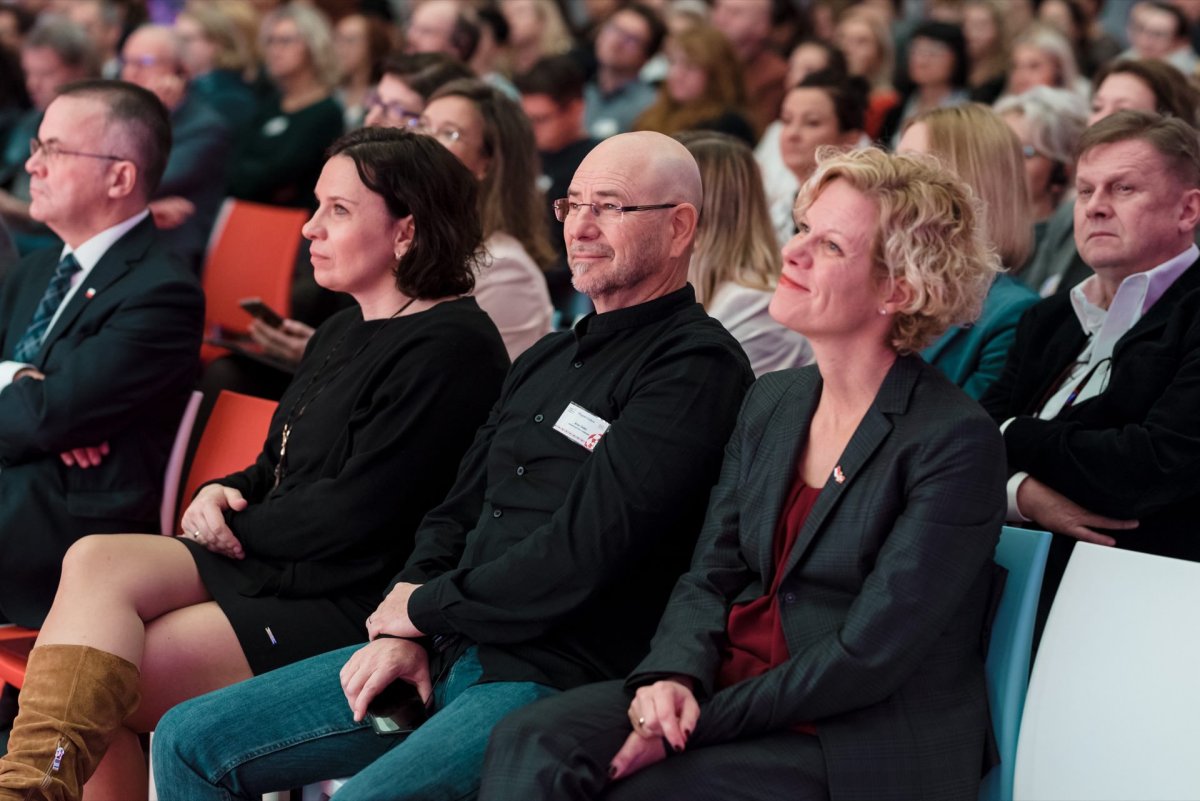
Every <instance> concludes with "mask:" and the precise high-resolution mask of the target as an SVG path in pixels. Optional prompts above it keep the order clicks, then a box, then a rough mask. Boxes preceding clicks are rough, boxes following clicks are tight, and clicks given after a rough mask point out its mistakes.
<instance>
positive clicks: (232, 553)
mask: <svg viewBox="0 0 1200 801" xmlns="http://www.w3.org/2000/svg"><path fill="white" fill-rule="evenodd" d="M247 506H249V502H248V501H247V500H246V499H245V498H244V497H242V493H241V492H239V491H238V490H236V489H234V488H233V487H226V486H224V485H222V484H209V485H208V486H207V487H204V488H203V489H202V490H200V491H199V492H197V493H196V497H195V498H194V499H193V500H192V502H191V504H190V505H189V506H188V508H187V511H186V512H184V513H183V520H182V526H183V535H182V536H184V537H186V538H188V539H190V540H192V541H194V542H198V543H200V544H201V545H203V546H204V547H205V548H207V549H208V550H210V551H212V552H213V553H219V554H221V555H223V556H228V557H229V558H230V559H242V558H245V556H246V554H245V552H244V551H243V550H242V543H241V542H239V541H238V538H237V537H235V536H234V534H233V532H232V531H230V529H229V526H227V525H226V524H225V512H226V510H229V509H232V510H233V511H235V512H240V511H242V510H243V509H245V508H246V507H247Z"/></svg>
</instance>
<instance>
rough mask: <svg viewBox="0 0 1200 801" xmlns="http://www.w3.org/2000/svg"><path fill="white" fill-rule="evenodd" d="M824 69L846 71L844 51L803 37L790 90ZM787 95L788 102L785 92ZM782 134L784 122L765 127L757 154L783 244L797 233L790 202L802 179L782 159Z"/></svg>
mask: <svg viewBox="0 0 1200 801" xmlns="http://www.w3.org/2000/svg"><path fill="white" fill-rule="evenodd" d="M824 70H829V71H832V72H833V73H834V74H835V75H843V76H844V75H846V70H847V68H846V58H845V56H843V55H842V51H841V50H839V49H837V48H836V47H834V46H833V45H831V44H829V43H828V42H822V41H819V40H816V39H804V40H801V41H800V42H799V43H798V44H797V45H796V46H795V47H794V48H793V49H792V52H791V57H790V58H789V59H788V76H787V85H788V87H789V90H790V89H791V88H794V87H795V86H796V85H797V84H799V83H800V82H801V81H803V80H804V79H805V78H806V77H808V76H809V75H811V74H813V73H816V72H821V71H824ZM784 99H785V102H786V95H785V98H784ZM780 113H782V108H781V109H780ZM865 124H866V123H865V116H864V125H865ZM782 134H783V122H781V121H780V120H775V121H774V122H772V123H771V124H770V125H768V126H767V129H766V130H765V131H763V135H762V136H761V137H760V138H759V140H758V144H757V145H756V146H755V148H754V158H755V160H756V161H757V162H758V166H759V170H760V172H762V177H763V188H764V189H765V190H766V193H767V204H768V208H770V210H771V220H772V225H774V226H775V228H776V230H777V231H778V232H779V244H780V246H782V245H783V244H784V243H786V242H787V241H788V240H789V239H791V238H792V234H794V233H795V226H794V224H793V223H792V207H791V203H792V200H793V199H794V198H795V197H796V192H797V191H799V189H800V182H799V181H798V180H797V178H796V176H795V175H794V174H793V173H792V171H791V170H789V169H788V167H787V165H786V164H785V163H784V161H783V153H782V151H781V150H780V146H779V139H780V137H781V136H782Z"/></svg>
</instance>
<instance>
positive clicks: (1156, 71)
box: [1088, 59, 1200, 128]
mask: <svg viewBox="0 0 1200 801" xmlns="http://www.w3.org/2000/svg"><path fill="white" fill-rule="evenodd" d="M1092 85H1093V86H1094V87H1095V91H1093V92H1092V106H1091V115H1090V116H1089V118H1088V125H1094V124H1096V123H1097V122H1099V121H1100V120H1102V119H1104V118H1105V117H1107V116H1109V115H1110V114H1115V113H1116V112H1118V111H1124V110H1125V109H1132V110H1134V111H1157V112H1158V113H1159V114H1169V115H1170V116H1172V117H1178V118H1179V119H1181V120H1183V121H1184V122H1186V123H1187V124H1188V125H1190V126H1192V127H1193V128H1195V127H1197V124H1198V114H1200V91H1197V89H1196V87H1195V86H1193V85H1192V84H1191V82H1189V81H1188V79H1187V78H1186V77H1185V76H1184V74H1183V73H1181V72H1180V71H1179V70H1177V69H1175V68H1174V67H1172V66H1171V65H1169V64H1166V63H1164V62H1162V61H1158V60H1157V59H1120V60H1118V61H1113V62H1111V63H1109V64H1106V65H1105V66H1104V67H1103V68H1101V69H1100V71H1099V72H1097V73H1096V76H1095V80H1094V81H1093V83H1092Z"/></svg>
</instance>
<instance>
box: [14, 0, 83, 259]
mask: <svg viewBox="0 0 1200 801" xmlns="http://www.w3.org/2000/svg"><path fill="white" fill-rule="evenodd" d="M21 69H22V71H23V72H24V73H25V89H26V91H27V92H28V94H29V98H30V100H31V101H32V102H33V108H31V109H30V110H29V111H27V112H25V114H24V115H22V116H21V117H20V118H19V119H17V120H15V121H14V122H13V124H12V125H11V126H10V128H9V132H8V140H7V142H5V144H4V150H3V152H2V153H0V216H2V217H3V218H4V220H5V222H7V223H8V225H9V228H10V229H11V233H12V236H13V240H14V241H15V242H16V244H17V250H18V251H20V252H21V254H22V255H24V254H27V253H30V252H32V251H34V250H37V249H38V248H42V247H49V246H50V245H53V244H55V243H56V242H57V241H58V238H57V237H56V236H55V235H54V233H53V232H52V231H51V230H50V229H49V228H47V227H46V226H45V225H44V224H42V222H41V221H39V220H35V219H33V218H32V217H30V214H29V201H30V195H29V182H30V176H29V173H28V172H26V170H25V161H26V159H28V158H29V140H31V139H33V138H34V137H36V136H37V131H38V126H39V125H41V122H42V115H43V113H44V112H45V110H46V108H47V107H48V106H49V105H50V101H52V100H53V99H54V96H55V95H56V94H57V93H58V90H59V89H61V88H62V87H63V86H65V85H66V84H68V83H71V82H73V81H78V80H81V79H83V78H90V77H94V76H95V75H96V74H97V70H98V69H99V65H98V61H97V57H96V51H95V47H94V45H93V44H92V41H91V39H89V38H88V36H87V34H85V33H84V31H83V29H82V28H80V27H79V26H78V25H76V24H75V23H73V22H71V21H69V20H66V19H61V18H58V17H53V16H48V17H46V18H45V19H43V20H41V21H39V22H38V23H37V25H35V26H34V28H33V30H31V31H30V32H29V34H28V35H27V36H26V37H25V42H24V44H23V45H22V46H21Z"/></svg>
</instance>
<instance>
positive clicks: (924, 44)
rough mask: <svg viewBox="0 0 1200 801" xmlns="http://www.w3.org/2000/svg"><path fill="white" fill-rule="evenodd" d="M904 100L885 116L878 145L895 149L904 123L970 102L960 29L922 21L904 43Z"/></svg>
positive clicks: (968, 69)
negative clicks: (916, 117)
mask: <svg viewBox="0 0 1200 801" xmlns="http://www.w3.org/2000/svg"><path fill="white" fill-rule="evenodd" d="M905 63H906V65H907V70H906V72H907V75H906V76H905V77H906V83H907V85H908V88H907V90H906V93H905V96H904V100H903V102H901V103H900V105H898V106H897V107H896V108H894V109H892V111H891V112H889V113H888V116H887V119H886V120H884V123H883V128H882V129H881V131H880V133H879V138H880V140H881V141H882V142H884V143H886V144H888V145H890V146H891V147H895V146H896V144H897V143H898V142H899V141H900V134H901V132H903V130H904V128H905V126H906V125H907V124H908V121H909V120H910V119H912V118H913V117H915V116H916V115H918V114H920V113H921V112H922V111H929V110H931V109H935V108H943V107H946V106H957V105H959V104H960V103H966V102H967V101H968V100H970V93H969V92H968V90H967V79H968V75H969V71H970V61H969V59H968V57H967V41H966V39H965V38H964V37H963V32H962V29H961V28H960V27H959V26H957V25H951V24H950V23H948V22H936V21H930V22H923V23H921V24H920V25H918V26H917V27H916V28H915V29H914V30H913V32H912V36H911V37H910V38H909V40H908V53H907V60H906V62H905Z"/></svg>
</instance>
